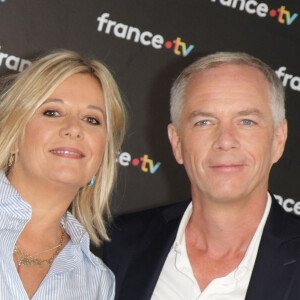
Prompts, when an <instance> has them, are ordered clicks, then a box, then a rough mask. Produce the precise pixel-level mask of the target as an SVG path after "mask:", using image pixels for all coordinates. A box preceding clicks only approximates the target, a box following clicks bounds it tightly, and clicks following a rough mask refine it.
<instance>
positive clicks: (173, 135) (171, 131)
mask: <svg viewBox="0 0 300 300" xmlns="http://www.w3.org/2000/svg"><path fill="white" fill-rule="evenodd" d="M168 136H169V140H170V143H171V146H172V150H173V154H174V156H175V159H176V161H177V162H178V163H179V164H183V159H182V153H181V141H180V136H179V133H178V130H177V128H176V126H175V125H174V124H173V123H171V124H169V125H168Z"/></svg>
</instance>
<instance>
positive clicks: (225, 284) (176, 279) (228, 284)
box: [151, 194, 271, 300]
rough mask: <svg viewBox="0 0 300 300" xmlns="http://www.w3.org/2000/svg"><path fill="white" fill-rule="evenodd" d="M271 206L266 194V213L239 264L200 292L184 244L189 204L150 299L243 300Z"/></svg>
mask: <svg viewBox="0 0 300 300" xmlns="http://www.w3.org/2000/svg"><path fill="white" fill-rule="evenodd" d="M270 207H271V196H270V195H269V194H268V199H267V204H266V208H265V212H264V214H263V217H262V219H261V221H260V223H259V225H258V227H257V229H256V231H255V234H254V236H253V238H252V240H251V242H250V244H249V247H248V249H247V251H246V254H245V256H244V258H243V260H242V261H241V263H240V264H239V265H238V267H237V268H236V269H234V270H233V271H232V272H231V273H229V274H228V275H226V276H224V277H221V278H216V279H214V280H212V281H211V282H210V283H209V285H208V286H207V287H206V288H205V290H204V291H203V292H202V291H201V290H200V287H199V285H198V283H197V280H196V278H195V276H194V274H193V269H192V266H191V264H190V261H189V258H188V254H187V250H186V243H185V229H186V226H187V224H188V221H189V219H190V217H191V215H192V211H193V206H192V203H191V204H190V205H189V206H188V207H187V209H186V211H185V213H184V215H183V217H182V220H181V222H180V225H179V228H178V232H177V236H176V239H175V242H174V244H173V246H172V248H171V250H170V252H169V254H168V257H167V259H166V261H165V264H164V266H163V269H162V271H161V274H160V276H159V279H158V281H157V284H156V287H155V289H154V292H153V295H152V297H151V300H169V299H170V300H198V299H199V300H243V299H245V296H246V292H247V288H248V285H249V281H250V277H251V274H252V270H253V267H254V263H255V259H256V255H257V251H258V247H259V243H260V240H261V236H262V232H263V228H264V226H265V223H266V220H267V217H268V215H269V212H270Z"/></svg>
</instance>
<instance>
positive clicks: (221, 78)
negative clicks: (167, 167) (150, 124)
mask: <svg viewBox="0 0 300 300" xmlns="http://www.w3.org/2000/svg"><path fill="white" fill-rule="evenodd" d="M269 90H270V89H269V84H268V82H267V80H266V79H265V78H264V76H263V75H262V74H261V73H260V71H258V70H257V69H255V68H253V67H250V66H245V65H243V66H241V65H233V64H232V65H230V64H228V65H222V66H219V67H216V68H212V69H209V70H207V71H205V72H199V73H197V74H195V75H194V76H193V77H192V78H191V79H190V81H189V83H188V85H187V87H186V91H185V95H184V105H183V111H182V115H181V125H180V129H179V130H178V129H176V128H175V126H174V125H173V124H170V125H169V128H168V130H169V138H170V141H171V144H172V148H173V152H174V155H175V158H176V160H177V162H178V163H180V164H184V166H185V169H186V172H187V174H188V176H189V179H190V181H191V186H192V194H193V197H195V196H196V197H199V198H203V197H204V198H206V199H211V200H214V201H222V202H224V201H234V200H238V199H243V198H245V197H251V196H254V195H259V193H264V194H265V193H266V191H267V187H268V177H269V172H270V169H271V166H272V164H273V163H275V162H276V161H277V160H278V159H279V158H280V156H281V155H282V152H283V149H284V144H285V140H286V130H287V128H286V122H283V123H282V124H281V125H280V126H279V127H278V128H277V129H276V130H275V129H274V127H273V118H272V112H271V106H270V102H269V97H270V94H269V93H270V92H269Z"/></svg>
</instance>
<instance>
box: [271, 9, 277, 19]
mask: <svg viewBox="0 0 300 300" xmlns="http://www.w3.org/2000/svg"><path fill="white" fill-rule="evenodd" d="M276 15H277V12H276V10H275V9H271V10H270V16H271V17H272V18H274V17H275V16H276Z"/></svg>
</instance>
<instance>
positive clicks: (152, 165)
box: [116, 152, 161, 174]
mask: <svg viewBox="0 0 300 300" xmlns="http://www.w3.org/2000/svg"><path fill="white" fill-rule="evenodd" d="M116 161H117V162H118V163H119V164H120V165H121V166H123V167H128V166H129V165H132V166H134V167H138V168H140V169H141V170H142V171H143V172H145V173H150V174H154V173H155V172H156V171H157V170H158V168H159V167H160V166H161V162H159V161H157V162H154V160H153V159H150V158H149V155H148V154H144V155H143V156H141V157H136V158H132V157H131V154H130V153H128V152H121V153H120V152H119V154H118V157H117V160H116Z"/></svg>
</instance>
